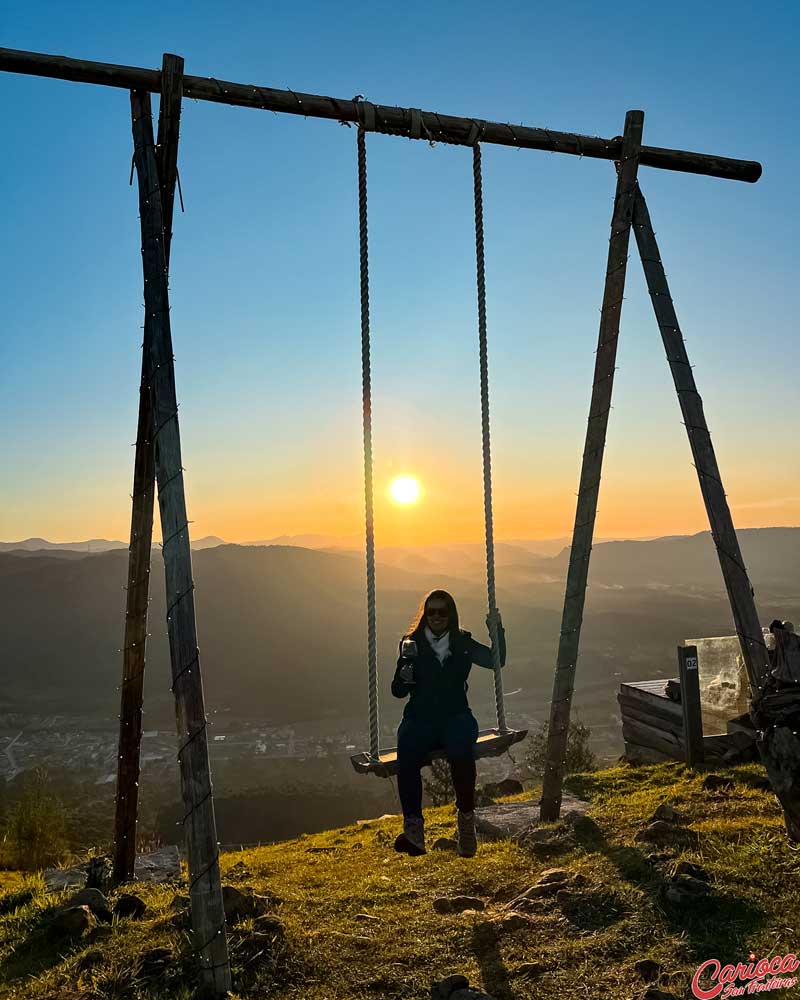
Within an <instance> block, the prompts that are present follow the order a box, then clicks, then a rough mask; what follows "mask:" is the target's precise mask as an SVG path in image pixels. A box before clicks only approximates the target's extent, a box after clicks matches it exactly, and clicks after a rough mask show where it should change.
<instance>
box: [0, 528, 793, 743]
mask: <svg viewBox="0 0 800 1000" xmlns="http://www.w3.org/2000/svg"><path fill="white" fill-rule="evenodd" d="M740 535H741V541H742V548H743V550H744V554H745V559H746V562H747V565H748V567H749V569H750V572H751V579H752V581H753V584H754V587H755V591H756V599H757V602H758V607H759V610H760V612H761V616H762V620H763V622H764V624H767V623H768V622H769V621H770V620H771V619H772V618H773V617H781V618H792V619H793V620H795V621H798V619H800V579H798V570H797V567H798V565H800V561H798V555H800V529H798V528H771V529H758V530H752V531H742V532H741V533H740ZM455 555H456V553H451V556H452V559H451V560H449V561H448V560H446V559H445V561H444V562H442V561H441V560H442V559H444V553H442V552H439V553H434V554H431V553H429V558H428V559H427V561H422V560H421V559H414V558H411V559H407V560H405V562H404V565H402V566H394V565H391V564H388V563H386V562H384V561H381V562H379V564H378V567H377V590H378V642H379V666H380V685H381V686H380V699H381V705H382V706H383V716H384V718H392V717H395V716H399V713H400V710H401V708H402V703H401V702H399V701H397V700H396V699H394V698H392V696H391V694H390V692H389V684H390V681H391V677H392V674H393V671H394V663H395V660H396V650H397V641H398V639H399V637H400V635H402V633H403V631H404V630H405V629H406V628H407V627H408V625H409V623H410V621H411V620H412V618H413V616H414V614H415V612H416V610H417V607H418V603H419V601H420V598H421V597H422V595H423V594H425V593H426V592H427V591H428V590H430V589H432V588H433V587H445V588H446V589H448V590H451V591H452V593H453V594H454V595H455V597H456V599H457V601H458V605H459V610H460V613H461V620H462V624H463V626H464V627H466V628H468V629H470V630H471V631H472V632H473V633H474V634H475V636H476V638H478V639H480V640H481V641H485V640H486V638H487V636H486V628H485V624H484V617H485V605H486V591H485V580H484V576H483V574H484V571H485V567H484V566H482V565H481V562H480V560H479V559H477V557H476V558H473V554H472V553H469V554H468V556H467V557H464V558H463V559H461V560H460V561H459V560H457V559H456V558H455ZM566 558H567V553H566V552H564V553H562V554H561V555H560V556H557V557H552V558H548V557H541V556H535V555H533V554H530V553H526V552H524V550H522V549H519V548H517V549H515V548H514V547H513V546H505V545H503V546H499V547H498V574H497V581H498V588H499V589H498V603H499V606H500V608H501V610H502V613H503V620H504V622H505V625H506V629H507V634H508V639H509V663H508V666H507V667H506V669H505V671H504V676H505V678H506V680H505V685H506V689H507V690H509V691H510V690H514V689H515V688H519V687H521V688H523V689H524V692H523V694H522V695H520V696H519V697H518V698H517V699H516V701H515V702H514V704H515V705H516V704H517V702H518V701H520V702H521V700H522V699H523V698H527V699H529V701H528V702H527V704H529V705H533V706H534V708H535V710H536V711H537V712H539V713H540V714H544V711H545V709H546V704H547V699H549V695H550V688H551V684H552V669H553V664H554V660H555V654H556V649H557V643H558V633H559V626H560V619H561V608H562V605H563V596H564V571H565V569H566ZM511 560H513V561H511ZM454 564H455V566H454ZM192 565H193V573H194V580H195V585H196V591H195V600H196V607H197V620H198V641H199V645H200V649H201V665H202V670H203V676H204V682H205V688H206V695H207V702H208V705H209V707H210V709H211V710H220V711H223V710H226V709H227V710H230V712H231V713H232V715H234V716H241V717H246V718H260V719H263V720H264V721H273V722H275V723H276V724H277V723H284V722H287V721H300V720H304V719H305V720H310V719H321V718H331V717H340V716H342V715H347V716H349V717H353V716H356V717H360V716H361V714H362V713H364V717H365V718H366V705H367V691H366V607H365V605H366V598H365V589H366V588H365V567H364V558H363V555H353V554H342V553H334V552H323V551H317V550H311V549H306V548H302V547H297V546H238V545H225V544H223V545H219V546H216V547H210V548H206V549H201V550H199V551H195V553H194V556H193V560H192ZM454 568H457V569H458V570H459V572H455V571H454ZM445 569H451V572H449V573H448V572H445V571H444V570H445ZM126 570H127V552H126V551H125V550H110V551H107V552H105V553H100V554H97V555H91V556H86V555H83V556H82V557H77V556H76V555H73V556H69V557H67V556H65V554H64V553H63V552H55V551H50V552H48V551H43V552H38V553H36V552H29V553H28V554H27V555H26V557H25V558H20V557H19V555H17V554H14V553H8V552H4V553H0V608H2V622H3V628H2V645H1V646H0V651H1V655H0V691H1V692H2V703H3V706H4V708H5V709H8V708H9V707H11V708H15V709H17V710H20V711H28V712H35V711H46V712H63V713H82V714H92V715H94V716H98V717H99V716H102V717H103V718H108V719H109V720H111V721H112V723H113V720H115V719H116V714H117V712H118V707H117V702H118V694H117V691H116V688H117V685H118V683H119V676H120V672H121V661H122V657H121V653H120V652H119V649H120V647H121V646H122V644H123V634H124V620H125V590H124V584H125V577H126ZM152 576H153V588H152V603H151V608H150V617H149V625H148V628H149V632H150V633H151V638H150V639H149V640H148V648H147V660H148V665H147V674H146V710H147V712H148V713H150V714H151V719H150V720H149V721H150V722H152V716H153V715H154V714H158V715H160V717H163V718H166V719H169V717H170V715H171V712H172V709H171V694H170V692H169V686H170V667H169V653H168V648H167V639H166V626H165V602H164V575H163V563H162V560H161V557H160V555H159V554H156V553H154V559H153V574H152ZM732 631H733V625H732V619H731V614H730V609H729V607H728V604H727V598H726V596H725V594H724V592H723V590H722V585H721V577H720V573H719V566H718V564H717V562H716V556H715V553H714V549H713V544H712V543H711V539H710V537H709V536H708V535H707V534H705V533H704V534H701V535H695V536H691V537H686V538H684V537H678V538H663V539H656V540H654V541H651V542H609V543H605V544H599V545H596V546H595V547H594V551H593V554H592V563H591V571H590V588H589V592H588V595H587V603H586V612H585V618H584V627H583V633H582V637H581V661H580V664H579V670H578V685H577V691H576V704H577V703H580V702H582V701H584V702H585V703H586V704H587V706H588V708H589V709H590V710H591V712H593V713H594V717H595V719H596V720H601V719H602V720H607V719H608V717H609V713H612V712H614V711H615V710H616V703H615V700H614V696H615V692H616V685H617V684H618V682H619V679H620V678H622V679H644V678H645V677H654V676H657V675H658V674H659V673H660V674H661V675H664V676H671V675H672V674H674V672H675V647H676V645H677V644H678V643H679V642H682V641H683V640H684V639H686V638H690V637H691V638H696V637H699V636H702V635H725V634H730V633H731V632H732ZM491 681H492V677H491V674H490V672H488V671H483V670H481V669H480V668H476V669H475V671H474V672H473V677H472V680H471V682H470V695H471V699H473V700H472V703H473V705H475V706H476V711H478V712H479V713H480V717H481V718H485V719H487V721H489V719H488V710H487V709H486V708H485V706H488V705H491V704H492V703H493V702H492V683H491ZM536 706H538V708H537V707H536Z"/></svg>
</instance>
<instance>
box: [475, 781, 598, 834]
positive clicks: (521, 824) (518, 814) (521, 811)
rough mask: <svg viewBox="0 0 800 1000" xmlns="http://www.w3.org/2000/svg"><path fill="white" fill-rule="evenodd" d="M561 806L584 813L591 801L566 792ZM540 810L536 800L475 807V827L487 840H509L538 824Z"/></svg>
mask: <svg viewBox="0 0 800 1000" xmlns="http://www.w3.org/2000/svg"><path fill="white" fill-rule="evenodd" d="M561 808H562V811H563V812H576V813H579V814H581V815H582V814H583V813H585V812H586V810H587V809H588V808H589V803H588V802H587V801H585V800H584V799H579V798H577V797H576V796H574V795H571V794H570V793H569V792H564V795H563V798H562V800H561ZM539 811H540V806H539V803H538V802H535V801H525V802H498V803H496V804H495V805H493V806H481V807H478V808H476V809H475V829H476V830H477V832H478V833H479V834H480V835H481V836H482V837H484V838H486V839H487V840H509V839H510V838H512V837H514V836H519V835H520V834H521V833H523V831H525V830H528V829H531V828H533V827H535V826H537V825H538V823H539ZM565 818H566V817H565Z"/></svg>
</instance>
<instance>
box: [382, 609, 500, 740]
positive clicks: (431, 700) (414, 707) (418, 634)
mask: <svg viewBox="0 0 800 1000" xmlns="http://www.w3.org/2000/svg"><path fill="white" fill-rule="evenodd" d="M497 633H498V634H497V641H498V645H499V648H500V665H501V666H503V667H504V666H505V664H506V636H505V629H504V628H503V626H502V625H501V626H499V628H498V630H497ZM405 638H408V639H415V640H416V643H417V653H418V655H417V658H416V660H414V679H415V680H416V684H408V683H407V682H406V681H404V680H403V679H402V678H401V677H400V669H401V668H402V666H403V664H404V663H406V662H408V661H407V660H405V659H404V658H403V657H402V656H398V658H397V669H396V670H395V674H394V679H393V680H392V694H393V695H394V696H395V698H405V697H406V695H407V694H409V693H410V694H411V697H410V699H409V701H408V704H407V705H406V707H405V708H404V709H403V718H404V719H424V720H433V719H439V718H441V717H442V716H447V715H455V714H457V713H459V712H468V711H469V703H468V702H467V688H468V684H467V677H468V676H469V672H470V670H471V668H472V664H473V663H477V664H478V666H480V667H486V668H487V669H489V670H491V669H492V668H493V663H492V650H491V648H490V647H489V646H484V645H483V643H481V642H477V641H476V640H475V639H473V638H472V635H471V633H469V632H466V631H464V629H460V630H459V634H458V636H457V637H456V638H453V637H452V636H451V637H450V652H449V654H448V655H447V656H446V657H445V660H444V663H439V657H438V656H437V655H436V653H434V651H433V649H432V648H431V645H430V643H429V642H428V640H427V639H426V638H425V627H424V626H422V628H419V629H417V630H416V631H414V632H412V633H411V634H410V635H408V636H405ZM399 648H402V640H401V643H400V647H399Z"/></svg>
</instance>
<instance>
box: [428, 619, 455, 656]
mask: <svg viewBox="0 0 800 1000" xmlns="http://www.w3.org/2000/svg"><path fill="white" fill-rule="evenodd" d="M425 638H426V639H427V640H428V642H429V643H430V646H431V649H432V650H433V651H434V653H436V655H437V656H438V658H439V663H442V664H443V663H444V661H445V657H446V656H447V655H448V654H449V652H450V630H449V629H448V630H447V631H446V632H444V633H443V634H442V635H440V636H439V638H438V639H437V638H436V636H435V635H434V634H433V632H432V631H431V627H430V625H426V626H425Z"/></svg>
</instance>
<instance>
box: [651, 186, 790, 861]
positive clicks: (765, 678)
mask: <svg viewBox="0 0 800 1000" xmlns="http://www.w3.org/2000/svg"><path fill="white" fill-rule="evenodd" d="M633 230H634V233H635V235H636V243H637V245H638V247H639V256H640V257H641V260H642V267H643V268H644V274H645V278H646V280H647V290H648V292H649V293H650V299H651V301H652V303H653V311H654V313H655V316H656V322H657V323H658V328H659V330H660V331H661V339H662V341H663V343H664V350H665V351H666V355H667V360H668V361H669V366H670V369H671V371H672V380H673V382H674V384H675V391H676V393H677V395H678V402H679V404H680V407H681V413H682V415H683V422H684V425H685V427H686V434H687V436H688V438H689V446H690V448H691V450H692V457H693V459H694V467H695V469H696V470H697V478H698V481H699V483H700V492H701V493H702V496H703V503H704V504H705V508H706V514H707V515H708V523H709V525H710V527H711V537H712V538H713V540H714V545H715V546H716V549H717V556H718V558H719V564H720V568H721V569H722V576H723V579H724V580H725V588H726V590H727V592H728V600H729V602H730V606H731V612H732V614H733V620H734V623H735V627H736V634H737V635H738V637H739V645H740V646H741V650H742V657H743V659H744V663H745V667H746V669H747V676H748V680H749V682H750V696H751V702H750V716H751V719H752V720H753V723H754V725H755V726H756V729H757V730H758V732H759V738H758V739H757V740H756V745H757V747H758V750H759V753H760V755H761V759H762V761H763V763H764V766H765V768H766V770H767V774H768V776H769V779H770V782H771V784H772V787H773V789H774V791H775V794H776V795H777V797H778V799H779V801H780V803H781V805H782V807H783V812H784V821H785V824H786V830H787V832H788V834H789V836H790V837H791V838H792V839H793V840H798V841H800V739H798V736H797V731H798V729H799V728H800V684H798V683H797V682H796V681H794V680H788V681H782V680H780V679H778V678H777V677H775V676H774V674H773V673H772V672H771V664H770V659H769V652H768V650H767V647H766V643H765V641H764V635H763V632H762V630H761V625H760V623H759V617H758V611H757V609H756V604H755V599H754V597H755V595H754V593H753V588H752V586H751V584H750V579H749V577H748V575H747V570H746V568H745V565H744V560H743V558H742V553H741V549H740V548H739V540H738V538H737V537H736V529H735V527H734V524H733V518H732V516H731V512H730V508H729V507H728V500H727V497H726V494H725V488H724V486H723V483H722V476H721V475H720V471H719V466H718V465H717V457H716V454H715V452H714V445H713V443H712V441H711V434H710V433H709V430H708V424H707V423H706V418H705V413H704V411H703V401H702V399H701V398H700V394H699V393H698V391H697V386H696V384H695V380H694V374H693V372H692V366H691V365H690V364H689V356H688V354H687V351H686V345H685V343H684V340H683V334H682V332H681V328H680V324H679V322H678V317H677V315H676V313H675V306H674V304H673V301H672V296H671V294H670V290H669V285H668V284H667V276H666V273H665V271H664V265H663V263H662V260H661V253H660V252H659V249H658V243H657V242H656V236H655V233H654V232H653V225H652V222H651V220H650V212H649V211H648V208H647V203H646V201H645V198H644V195H643V194H642V192H641V190H640V188H639V186H638V184H637V187H636V194H635V199H634V208H633Z"/></svg>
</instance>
